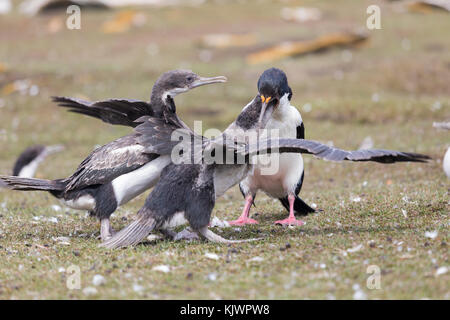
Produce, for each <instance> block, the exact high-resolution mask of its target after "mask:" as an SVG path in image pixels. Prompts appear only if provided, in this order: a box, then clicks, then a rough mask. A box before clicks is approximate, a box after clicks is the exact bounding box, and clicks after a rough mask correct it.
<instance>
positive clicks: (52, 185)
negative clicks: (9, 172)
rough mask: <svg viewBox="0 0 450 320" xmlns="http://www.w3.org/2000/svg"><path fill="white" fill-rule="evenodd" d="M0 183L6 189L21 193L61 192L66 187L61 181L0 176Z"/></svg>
mask: <svg viewBox="0 0 450 320" xmlns="http://www.w3.org/2000/svg"><path fill="white" fill-rule="evenodd" d="M0 181H1V182H3V183H4V184H5V185H6V186H7V188H10V189H13V190H22V191H32V190H42V191H62V190H64V189H65V187H66V183H65V182H64V181H63V180H44V179H33V178H20V177H16V176H0Z"/></svg>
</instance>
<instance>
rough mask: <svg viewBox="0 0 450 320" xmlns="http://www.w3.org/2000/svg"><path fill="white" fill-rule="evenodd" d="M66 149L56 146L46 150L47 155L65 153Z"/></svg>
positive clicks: (60, 145)
mask: <svg viewBox="0 0 450 320" xmlns="http://www.w3.org/2000/svg"><path fill="white" fill-rule="evenodd" d="M64 149H65V148H64V146H63V145H62V144H57V145H54V146H48V147H46V148H45V151H46V152H47V154H54V153H58V152H61V151H63V150H64Z"/></svg>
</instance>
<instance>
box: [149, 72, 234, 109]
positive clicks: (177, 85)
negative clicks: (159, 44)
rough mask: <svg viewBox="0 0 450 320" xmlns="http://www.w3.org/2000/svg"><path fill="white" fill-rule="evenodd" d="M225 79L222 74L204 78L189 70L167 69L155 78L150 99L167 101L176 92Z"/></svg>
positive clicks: (224, 80)
mask: <svg viewBox="0 0 450 320" xmlns="http://www.w3.org/2000/svg"><path fill="white" fill-rule="evenodd" d="M226 81H227V78H226V77H224V76H218V77H211V78H205V77H200V76H199V75H197V74H196V73H194V72H192V71H190V70H172V71H168V72H166V73H164V74H162V75H161V76H160V77H159V78H158V80H156V82H155V85H154V86H153V90H152V97H151V100H152V101H153V100H154V99H158V100H162V102H163V103H167V102H168V100H170V99H173V98H174V97H175V96H176V95H177V94H180V93H183V92H187V91H189V90H191V89H194V88H197V87H200V86H204V85H207V84H212V83H219V82H226Z"/></svg>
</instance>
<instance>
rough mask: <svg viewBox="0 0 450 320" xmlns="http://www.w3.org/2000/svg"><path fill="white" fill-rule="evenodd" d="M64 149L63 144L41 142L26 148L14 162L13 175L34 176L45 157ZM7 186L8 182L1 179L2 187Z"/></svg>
mask: <svg viewBox="0 0 450 320" xmlns="http://www.w3.org/2000/svg"><path fill="white" fill-rule="evenodd" d="M63 149H64V146H62V145H54V146H43V145H40V144H37V145H33V146H31V147H28V148H26V149H25V150H24V151H23V152H22V153H21V154H20V155H19V157H18V158H17V160H16V162H15V163H14V167H13V171H12V175H13V176H16V177H21V178H33V177H34V175H35V174H36V170H37V169H38V167H39V165H40V164H41V163H42V162H43V161H44V160H45V158H47V157H48V156H49V155H51V154H54V153H57V152H60V151H62V150H63ZM6 186H7V184H6V183H4V182H3V181H1V180H0V187H6Z"/></svg>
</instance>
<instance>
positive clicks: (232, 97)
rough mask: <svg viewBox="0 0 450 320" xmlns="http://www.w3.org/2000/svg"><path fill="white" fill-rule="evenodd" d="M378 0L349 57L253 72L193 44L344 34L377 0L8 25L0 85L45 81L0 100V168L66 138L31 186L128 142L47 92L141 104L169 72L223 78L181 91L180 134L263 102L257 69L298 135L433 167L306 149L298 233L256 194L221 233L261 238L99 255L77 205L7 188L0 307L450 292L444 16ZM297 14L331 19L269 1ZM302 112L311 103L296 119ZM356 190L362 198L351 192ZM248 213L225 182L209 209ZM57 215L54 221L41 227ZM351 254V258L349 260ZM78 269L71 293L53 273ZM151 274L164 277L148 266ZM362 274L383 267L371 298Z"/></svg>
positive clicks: (235, 57) (449, 79) (1, 209)
mask: <svg viewBox="0 0 450 320" xmlns="http://www.w3.org/2000/svg"><path fill="white" fill-rule="evenodd" d="M375 2H376V3H377V4H378V5H380V6H381V12H382V28H383V29H382V30H374V31H367V32H368V34H369V36H370V41H369V43H368V45H366V46H364V47H362V48H360V49H358V50H352V51H351V60H350V61H349V60H348V52H346V53H343V51H342V50H332V51H329V52H325V53H322V54H314V55H306V56H302V57H299V58H295V59H286V60H283V61H278V62H275V63H273V64H270V65H269V64H268V65H255V66H248V65H246V63H245V54H246V53H248V52H251V51H252V50H254V48H239V49H224V50H211V52H210V53H211V55H212V57H211V61H209V62H204V61H202V60H201V59H200V58H199V56H200V54H201V52H202V50H204V49H200V48H199V47H198V46H197V45H196V43H197V41H198V39H199V37H200V36H201V35H204V34H208V33H217V32H253V33H255V34H256V35H257V38H258V40H259V43H260V44H263V45H264V44H265V45H268V44H273V43H276V42H277V41H280V40H283V39H293V38H294V39H295V38H299V39H306V38H312V37H314V36H318V35H321V34H323V33H326V32H334V31H336V30H354V29H357V28H361V27H364V26H365V19H366V14H365V9H366V8H367V6H368V5H369V4H372V3H373V1H370V3H369V2H368V1H366V2H365V1H350V0H339V1H333V3H330V2H326V1H301V2H300V1H291V2H289V3H281V2H280V3H278V2H271V1H259V2H250V1H249V2H244V3H237V2H231V3H226V4H225V3H215V2H207V3H206V4H205V5H202V6H201V7H169V8H160V9H153V8H149V9H143V10H142V12H143V13H144V14H145V16H146V18H147V22H146V24H145V25H144V26H142V27H134V28H132V29H131V30H130V31H128V32H125V33H122V34H114V35H106V34H103V33H102V32H101V30H100V26H101V24H102V23H103V22H104V21H107V20H109V19H111V18H112V17H113V16H114V14H115V13H114V12H111V11H109V12H82V29H81V30H79V31H75V30H72V31H71V30H66V29H65V28H62V29H61V30H60V31H59V32H57V33H54V34H53V33H49V32H48V27H47V26H48V24H49V23H50V21H51V20H52V19H60V20H61V21H63V22H64V20H63V19H64V14H61V15H57V16H38V17H34V18H28V17H24V16H20V15H17V14H13V15H8V16H4V17H2V19H1V20H0V34H1V37H2V39H5V40H4V41H6V45H5V44H4V45H2V46H0V63H2V64H4V65H6V66H7V68H8V69H7V71H6V72H3V73H0V88H1V87H3V86H4V85H6V84H8V83H10V82H12V81H15V80H20V79H30V81H31V82H32V83H33V84H36V85H38V86H39V94H38V95H37V96H29V95H21V94H19V93H12V94H9V95H3V96H0V99H1V102H2V103H0V106H1V108H0V114H1V126H2V127H1V128H0V144H1V147H2V152H1V154H0V172H2V173H8V172H10V170H11V167H12V164H13V162H14V160H15V158H16V157H17V155H18V154H19V153H20V152H21V151H22V150H23V149H24V148H25V147H27V146H28V145H30V144H34V143H43V144H55V143H63V144H65V145H66V146H67V149H66V151H65V152H63V153H61V154H58V155H55V156H52V157H51V158H49V159H48V161H47V162H46V163H45V165H43V166H41V167H40V168H39V171H38V177H41V178H43V177H45V178H61V177H65V176H67V175H69V174H71V173H72V172H73V170H74V169H75V168H76V166H77V165H78V164H79V163H80V162H81V161H82V160H83V159H84V157H85V156H87V155H88V154H89V152H90V151H91V150H92V148H93V147H94V146H95V145H96V144H104V143H107V142H109V141H111V140H113V139H115V138H117V137H120V136H122V135H124V134H127V133H129V132H130V130H129V129H128V128H121V127H113V126H108V125H106V124H103V123H100V122H99V121H96V120H92V119H87V118H83V117H80V116H77V115H71V114H68V113H66V112H64V111H63V110H60V109H58V108H56V107H55V106H54V105H53V104H52V103H51V102H50V98H49V97H50V96H52V95H68V96H82V97H86V98H89V99H92V100H96V99H105V98H110V97H127V98H135V99H148V97H149V94H150V88H151V85H152V83H153V82H154V80H155V79H156V78H157V76H158V75H159V74H161V73H162V72H164V71H167V70H169V69H174V68H179V67H183V68H191V69H193V70H194V71H195V72H198V73H199V74H201V75H205V76H212V75H226V76H227V77H228V78H229V82H228V83H227V84H225V85H216V86H210V87H203V88H199V89H196V90H194V91H193V92H191V93H189V94H186V95H182V96H180V97H177V101H176V103H177V106H178V110H179V113H180V115H181V117H182V118H183V119H186V120H187V122H188V123H189V124H192V123H193V120H203V121H204V124H203V128H204V129H207V128H210V127H217V128H219V129H224V128H225V127H226V126H227V124H229V123H230V122H231V121H232V120H233V119H234V118H235V117H236V115H237V114H238V113H239V111H240V109H241V108H242V107H243V106H244V105H245V104H246V103H247V102H248V101H249V100H250V99H251V98H252V97H253V96H254V95H255V94H256V81H257V78H258V76H259V74H261V72H262V71H263V70H264V69H266V68H268V67H270V66H275V67H279V68H282V69H284V70H285V71H286V72H287V74H288V78H289V82H290V85H291V87H292V89H293V92H294V97H293V100H292V103H293V104H294V105H296V106H298V108H299V110H300V112H301V113H302V117H303V119H304V122H305V126H306V135H307V138H310V139H314V140H319V141H325V142H327V141H333V143H334V145H336V146H339V147H342V148H346V149H354V148H358V146H359V144H360V143H361V141H362V140H363V139H364V138H365V137H366V136H371V137H372V139H373V140H374V143H375V147H380V148H390V149H399V150H405V151H413V152H422V153H426V154H428V155H430V156H432V157H433V159H434V160H433V161H431V162H430V163H428V164H394V165H380V164H374V163H365V164H356V163H337V164H336V163H329V162H324V161H319V160H315V159H313V158H311V157H309V156H305V157H304V158H305V168H306V177H305V183H304V186H303V190H302V192H301V196H302V198H303V199H304V200H305V201H307V202H308V203H315V204H317V207H318V208H319V209H321V211H320V212H319V213H317V214H314V215H310V216H308V217H306V218H305V219H304V220H305V221H306V225H304V226H302V227H300V228H294V229H286V228H281V227H277V226H275V225H273V221H275V220H277V219H280V218H283V217H285V216H286V212H285V211H284V209H283V208H282V207H281V206H280V205H279V203H277V201H273V200H272V199H269V198H268V197H266V196H264V195H263V194H259V195H258V198H257V203H256V204H257V207H256V208H255V209H252V212H253V214H256V213H258V214H257V217H256V219H258V220H259V221H260V224H259V225H257V226H249V227H243V228H239V229H236V228H225V229H215V231H216V232H218V233H219V234H221V235H222V236H224V237H227V238H250V237H263V238H264V239H263V240H261V241H258V242H255V243H248V244H240V245H232V246H224V245H217V244H212V243H207V242H203V241H194V242H191V243H186V242H172V241H157V242H153V243H149V244H147V245H140V246H137V247H136V248H128V249H124V250H117V251H108V250H103V249H99V248H98V247H97V245H98V243H99V241H98V240H97V239H96V237H97V235H98V230H99V226H98V223H97V222H96V221H95V220H93V219H91V218H89V217H87V216H86V214H85V213H84V212H77V211H73V210H69V209H65V208H62V209H61V210H60V211H55V210H54V208H52V205H55V204H57V203H56V201H55V200H54V199H53V198H52V197H51V196H49V195H48V194H45V193H20V192H11V191H1V192H0V204H1V206H0V298H1V299H84V298H101V299H108V298H111V299H117V298H126V299H134V298H148V299H216V298H222V299H231V298H237V299H264V298H269V299H306V298H313V299H330V298H337V299H352V298H353V297H354V294H355V291H358V290H362V291H363V292H364V294H365V295H366V296H367V298H369V299H421V298H433V299H449V298H450V291H449V288H448V283H449V273H447V274H442V275H436V271H437V269H438V268H439V267H448V266H449V260H448V259H449V255H448V242H449V239H448V236H449V200H448V199H449V180H448V179H447V178H446V177H445V176H444V174H443V172H442V163H441V159H442V157H443V154H444V152H445V150H446V147H447V145H448V141H449V139H448V137H449V136H448V132H444V131H437V130H434V129H433V128H432V126H431V124H432V122H433V121H444V120H448V119H449V118H450V108H449V106H450V91H449V90H450V87H449V86H448V83H450V68H449V66H450V59H449V57H448V55H445V53H446V52H448V50H449V49H450V39H449V38H448V37H444V36H443V34H442V30H448V29H449V28H450V21H449V19H448V15H447V14H445V13H439V12H436V13H432V14H428V15H421V14H414V13H408V12H399V11H398V10H396V8H397V4H394V3H390V2H386V1H375ZM295 5H305V6H315V7H318V8H320V9H322V10H323V12H324V18H323V19H322V20H321V21H318V22H310V23H307V24H304V25H299V24H295V23H288V22H284V21H282V20H281V19H280V16H279V12H280V9H281V8H282V7H283V6H295ZM405 39H406V40H405ZM405 41H406V42H407V43H409V44H410V47H409V48H408V46H406V49H407V50H405V45H403V46H402V43H403V44H405ZM149 45H150V46H151V48H154V47H155V45H156V46H157V48H158V50H157V51H158V52H157V54H155V55H152V54H149V52H148V47H149ZM374 94H377V95H378V97H379V99H378V101H377V99H372V97H373V96H374ZM375 97H376V95H375ZM308 103H309V104H310V105H311V110H310V111H309V112H306V110H308V108H305V107H304V106H305V105H306V104H308ZM357 197H359V198H360V199H361V200H360V201H359V202H355V201H353V200H352V199H355V198H357ZM144 199H145V195H142V196H141V197H139V198H138V199H135V200H133V201H132V202H130V203H129V204H127V205H125V206H124V207H122V208H120V209H119V210H117V212H116V213H115V215H114V217H113V224H114V227H115V228H116V229H118V228H121V227H123V226H125V225H126V224H127V223H129V222H130V221H131V219H133V217H134V215H135V213H136V212H137V210H138V209H139V208H140V207H141V206H142V204H143V201H144ZM242 206H243V201H242V198H241V195H240V194H239V192H238V190H237V188H233V189H232V190H230V191H229V192H228V193H227V194H226V195H225V196H224V197H223V198H222V199H220V200H219V201H218V203H217V205H216V208H215V210H214V214H215V215H217V216H218V217H219V218H221V219H232V218H236V217H237V216H238V215H239V213H240V211H241V210H242ZM404 214H405V215H406V216H405V215H404ZM55 217H56V218H57V222H56V223H55V222H52V219H50V218H55ZM432 231H437V236H436V237H435V238H433V239H432V238H427V237H426V236H425V233H426V232H432ZM58 237H67V238H69V239H61V238H58ZM66 242H68V243H66ZM287 244H289V245H287ZM352 248H356V249H358V248H359V250H357V251H355V252H351V251H353V250H350V252H348V251H347V249H352ZM205 253H216V254H217V255H218V258H219V259H218V260H212V259H209V258H207V257H206V256H205ZM255 257H260V258H261V259H256V260H255V259H254V258H255ZM252 259H253V260H252ZM71 265H76V266H79V267H80V269H81V289H80V290H69V289H67V287H66V281H67V279H68V276H69V275H68V274H67V273H66V272H60V271H63V270H62V269H61V268H64V269H65V270H67V269H68V268H69V266H71ZM158 265H168V266H170V268H171V271H170V272H169V273H162V272H159V271H154V270H152V269H153V267H155V266H158ZM370 265H377V266H378V267H379V268H380V270H381V289H379V290H370V289H368V288H367V287H366V281H367V279H368V277H369V276H370V275H371V274H368V273H367V267H368V266H370ZM96 274H100V275H103V276H104V277H105V280H106V281H105V283H104V284H103V285H101V286H98V287H95V288H96V290H97V293H95V294H93V295H86V294H85V293H83V290H82V289H83V288H86V287H93V284H92V278H93V276H94V275H96ZM214 276H215V277H216V279H215V280H214ZM355 285H358V286H359V288H360V289H357V286H355Z"/></svg>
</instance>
